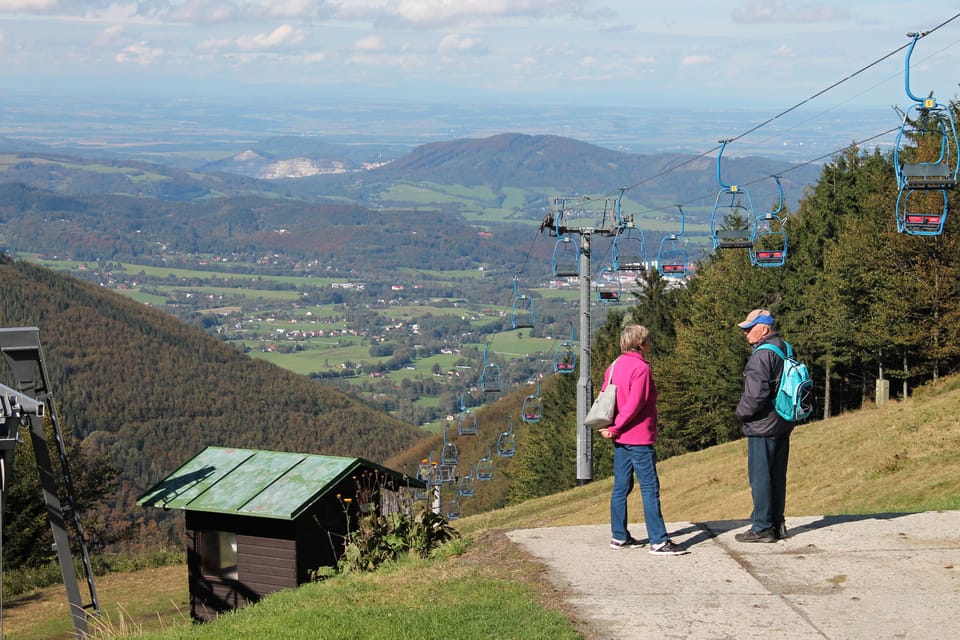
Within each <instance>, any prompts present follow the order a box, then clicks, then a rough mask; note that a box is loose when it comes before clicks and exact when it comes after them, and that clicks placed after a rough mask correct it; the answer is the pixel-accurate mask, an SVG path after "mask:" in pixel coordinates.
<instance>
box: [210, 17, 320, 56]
mask: <svg viewBox="0 0 960 640" xmlns="http://www.w3.org/2000/svg"><path fill="white" fill-rule="evenodd" d="M306 37H307V36H306V34H305V33H304V31H303V30H302V29H294V28H293V26H291V25H289V24H283V25H280V26H279V27H277V28H276V29H274V30H273V31H271V32H269V33H258V34H255V35H252V36H240V37H238V38H217V39H209V40H204V41H203V42H201V43H200V44H198V45H197V49H199V50H201V51H269V50H273V49H284V48H289V47H292V46H294V45H297V44H300V43H301V42H303V41H304V40H306Z"/></svg>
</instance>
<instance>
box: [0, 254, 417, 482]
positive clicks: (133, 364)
mask: <svg viewBox="0 0 960 640" xmlns="http://www.w3.org/2000/svg"><path fill="white" fill-rule="evenodd" d="M0 326H2V327H17V326H36V327H39V329H40V340H41V343H42V346H43V352H44V355H45V359H46V362H47V368H48V370H49V373H50V377H51V385H52V387H53V392H54V394H55V397H56V399H57V406H58V408H59V411H60V415H61V422H62V424H63V425H64V426H65V427H69V428H70V429H71V430H72V431H73V432H74V434H75V435H77V436H78V437H80V438H82V439H83V442H84V445H85V447H87V448H91V450H96V451H102V452H107V453H109V454H110V456H111V457H112V459H113V461H114V462H115V463H116V464H117V465H119V466H120V467H121V469H122V474H123V477H124V478H126V479H127V480H129V481H130V483H132V485H131V484H129V483H127V484H126V485H125V486H126V487H127V488H128V490H131V491H134V492H136V491H139V490H142V489H145V488H146V487H147V486H148V485H149V483H151V482H155V481H156V480H158V479H160V478H161V477H163V476H164V475H165V474H167V473H169V472H170V471H172V470H173V469H175V468H176V467H177V466H179V465H180V464H181V463H182V462H184V461H185V460H186V459H187V458H189V457H190V456H192V455H193V454H195V453H196V452H197V451H199V450H200V449H201V448H203V447H205V446H207V445H221V446H235V447H250V448H262V449H276V450H286V451H302V452H309V453H320V454H331V455H345V456H359V457H364V458H367V459H370V460H373V461H382V460H385V459H386V458H388V457H390V456H391V455H394V454H395V453H397V452H399V451H401V450H403V449H405V448H407V447H409V446H411V445H412V444H414V443H415V442H417V441H418V440H420V439H421V438H422V437H423V432H422V431H420V430H419V429H417V428H415V427H413V426H411V425H407V424H405V423H402V422H400V421H398V420H396V419H394V418H392V417H390V416H389V415H386V414H383V413H380V412H378V411H375V410H373V409H371V408H369V407H368V406H366V405H364V404H362V403H360V402H358V401H356V400H355V399H353V398H350V397H349V396H347V395H345V394H343V393H340V392H337V391H334V390H331V389H329V388H326V387H323V386H321V385H318V384H316V383H314V382H311V381H310V380H309V379H308V378H306V377H304V376H299V375H296V374H293V373H291V372H289V371H286V370H283V369H280V368H277V367H276V366H274V365H271V364H268V363H266V362H263V361H260V360H255V359H252V358H250V357H248V356H246V355H243V354H241V353H239V352H238V351H236V350H235V349H234V348H233V347H230V346H228V345H225V344H223V343H222V342H220V341H219V340H217V339H216V338H213V337H210V336H208V335H206V334H204V333H203V332H202V331H199V330H197V329H193V328H191V327H189V326H187V325H185V324H183V323H181V322H179V321H178V320H175V319H174V318H172V317H170V316H168V315H166V314H164V313H162V312H159V311H156V310H153V309H151V308H149V307H145V306H143V305H141V304H138V303H136V302H133V301H131V300H128V299H126V298H123V297H122V296H119V295H117V294H114V293H110V292H108V291H106V290H103V289H100V288H98V287H96V286H93V285H90V284H87V283H84V282H81V281H79V280H76V279H74V278H71V277H69V276H65V275H62V274H59V273H56V272H53V271H50V270H48V269H44V268H41V267H37V266H33V265H31V264H29V263H25V262H22V261H11V260H10V259H9V258H7V257H0ZM3 377H4V378H6V377H7V375H6V372H4V374H3ZM3 382H5V383H9V380H3Z"/></svg>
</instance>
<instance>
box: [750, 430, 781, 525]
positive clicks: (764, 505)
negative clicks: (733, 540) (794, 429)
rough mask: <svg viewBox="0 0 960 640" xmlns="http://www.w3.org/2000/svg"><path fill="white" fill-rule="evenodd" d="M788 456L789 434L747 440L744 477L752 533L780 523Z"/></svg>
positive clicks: (751, 437) (754, 437)
mask: <svg viewBox="0 0 960 640" xmlns="http://www.w3.org/2000/svg"><path fill="white" fill-rule="evenodd" d="M789 457H790V436H789V435H786V436H766V437H761V436H748V437H747V475H748V476H749V478H750V493H751V494H752V496H753V513H752V514H751V515H750V519H751V520H752V521H753V526H752V527H751V529H753V530H754V531H758V532H759V531H763V530H764V529H769V528H770V527H773V526H775V525H779V524H780V523H782V522H783V510H784V505H785V503H786V501H787V459H788V458H789Z"/></svg>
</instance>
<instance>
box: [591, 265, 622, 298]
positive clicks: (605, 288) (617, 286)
mask: <svg viewBox="0 0 960 640" xmlns="http://www.w3.org/2000/svg"><path fill="white" fill-rule="evenodd" d="M594 288H595V289H596V292H597V302H600V303H602V304H617V303H618V302H620V296H621V294H622V292H623V285H622V284H621V283H620V278H618V277H617V276H616V274H615V273H614V272H613V270H611V269H610V268H608V267H603V268H602V269H600V270H599V271H597V275H596V281H595V284H594Z"/></svg>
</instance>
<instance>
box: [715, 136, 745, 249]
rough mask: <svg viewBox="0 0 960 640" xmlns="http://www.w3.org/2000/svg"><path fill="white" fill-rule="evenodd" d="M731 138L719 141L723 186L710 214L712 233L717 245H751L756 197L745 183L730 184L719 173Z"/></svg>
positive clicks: (730, 246)
mask: <svg viewBox="0 0 960 640" xmlns="http://www.w3.org/2000/svg"><path fill="white" fill-rule="evenodd" d="M728 142H729V140H721V141H720V153H719V154H717V182H718V183H719V184H720V190H719V191H718V192H717V200H716V202H715V203H714V205H713V212H712V213H711V214H710V237H711V238H712V239H713V248H714V249H749V248H750V247H752V246H753V222H754V212H753V201H752V200H751V199H750V193H749V192H748V191H747V189H746V188H745V187H741V186H739V185H735V184H727V183H725V182H724V181H723V178H722V177H721V174H720V158H721V157H722V156H723V150H724V149H725V148H726V146H727V143H728Z"/></svg>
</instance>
